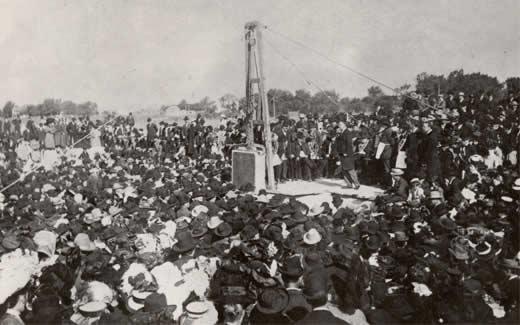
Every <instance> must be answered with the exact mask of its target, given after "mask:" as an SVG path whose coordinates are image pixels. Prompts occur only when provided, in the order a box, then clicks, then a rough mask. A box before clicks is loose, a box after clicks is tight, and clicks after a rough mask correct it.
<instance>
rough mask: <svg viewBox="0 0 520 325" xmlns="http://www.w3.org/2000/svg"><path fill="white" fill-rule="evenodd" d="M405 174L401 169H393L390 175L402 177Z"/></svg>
mask: <svg viewBox="0 0 520 325" xmlns="http://www.w3.org/2000/svg"><path fill="white" fill-rule="evenodd" d="M403 174H404V171H403V170H402V169H400V168H392V170H391V171H390V175H392V176H401V175H403Z"/></svg>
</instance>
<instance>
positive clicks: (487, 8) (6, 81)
mask: <svg viewBox="0 0 520 325" xmlns="http://www.w3.org/2000/svg"><path fill="white" fill-rule="evenodd" d="M519 13H520V1H519V0H501V1H491V0H464V1H463V0H457V1H452V0H449V1H448V0H442V1H434V0H406V1H403V0H399V1H396V0H377V1H376V0H319V1H310V0H308V1H307V0H305V1H304V0H299V1H298V0H294V1H283V0H262V1H245V0H236V1H227V0H211V1H210V0H207V1H204V0H189V1H188V0H185V1H180V0H179V1H175V0H169V1H166V0H165V1H159V0H155V1H131V0H103V1H101V0H99V1H95V0H88V1H80V0H74V1H65V0H61V1H47V0H36V1H22V0H17V1H12V0H0V50H1V51H0V71H1V73H2V74H1V77H0V103H3V102H5V101H6V100H9V99H11V100H13V101H15V102H16V103H17V104H19V105H23V104H28V103H38V102H41V101H42V100H43V99H44V98H48V97H52V98H62V99H70V100H73V101H78V102H79V101H86V100H91V101H94V102H97V103H98V104H99V106H100V108H101V109H116V110H133V109H138V108H143V107H151V106H156V105H161V104H175V103H178V102H179V101H180V100H181V99H186V100H188V101H195V100H199V99H200V98H202V97H204V96H206V95H207V96H210V97H212V98H215V99H216V98H218V97H219V96H221V95H223V94H225V93H233V94H235V95H237V96H243V95H244V79H245V76H244V61H245V58H244V41H243V38H244V37H243V29H244V23H245V22H247V21H250V20H260V21H261V22H262V23H264V24H266V25H267V26H269V27H271V28H272V29H273V30H276V31H278V32H281V33H283V34H285V35H287V36H289V37H291V38H293V39H296V40H298V41H301V42H304V43H305V44H307V45H308V46H310V47H312V48H315V49H317V50H319V51H321V52H323V53H325V54H326V55H327V56H329V57H330V58H332V59H334V60H337V61H339V62H342V63H344V64H345V65H348V66H350V67H352V68H355V69H357V70H359V71H362V72H364V73H366V74H368V75H370V76H373V77H374V78H376V79H378V80H381V81H383V82H385V83H387V84H389V85H391V86H393V87H397V86H400V85H402V84H404V83H412V82H413V80H414V78H415V76H416V75H417V74H418V73H420V72H423V71H426V72H429V73H435V74H441V73H442V74H445V73H448V72H450V71H452V70H454V69H458V68H463V69H464V70H465V71H466V72H476V71H480V72H484V73H488V74H490V75H494V76H497V77H498V78H499V80H501V81H503V80H505V78H507V77H510V76H520V23H519V21H520V19H519V17H518V15H519ZM264 34H265V36H264V38H265V40H266V42H269V44H266V45H265V66H266V67H265V72H266V79H267V80H266V82H267V87H268V88H273V87H276V88H284V89H289V90H295V89H300V88H305V89H308V90H309V91H311V92H315V91H316V88H313V87H311V86H309V85H308V84H307V83H305V82H304V81H303V80H302V77H301V75H300V74H299V73H298V72H297V71H296V70H295V68H294V67H291V65H290V64H288V62H287V61H285V60H284V59H282V58H281V57H279V56H278V55H277V54H276V52H275V51H274V50H273V48H272V47H270V46H274V47H275V48H276V49H277V50H278V51H280V52H281V53H283V55H285V56H287V57H288V58H289V59H290V60H292V61H294V62H295V64H296V65H297V66H298V67H299V69H301V70H302V71H303V72H304V74H305V75H306V77H307V78H308V79H310V80H312V81H314V83H315V84H317V85H318V86H319V87H321V88H325V89H336V90H337V91H338V92H339V93H340V94H341V95H343V96H349V97H353V96H364V95H365V94H366V89H367V88H368V87H369V86H371V85H372V83H371V82H370V81H367V80H364V79H362V78H360V77H359V76H356V75H355V74H352V73H351V72H349V71H347V70H345V69H342V68H339V67H338V66H335V65H333V64H331V63H329V62H327V61H325V60H323V59H322V58H320V57H318V56H316V55H315V54H313V53H312V52H310V51H306V50H303V49H301V48H299V47H297V46H296V45H294V44H291V43H288V42H287V41H285V40H284V39H282V38H280V37H279V36H277V35H275V34H272V33H269V32H268V31H266V32H265V33H264Z"/></svg>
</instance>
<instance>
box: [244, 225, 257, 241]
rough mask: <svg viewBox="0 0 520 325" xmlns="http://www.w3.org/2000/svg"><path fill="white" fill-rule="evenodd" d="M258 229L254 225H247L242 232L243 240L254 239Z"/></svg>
mask: <svg viewBox="0 0 520 325" xmlns="http://www.w3.org/2000/svg"><path fill="white" fill-rule="evenodd" d="M258 234H259V233H258V229H257V228H256V227H255V226H253V225H250V224H248V225H246V226H245V227H244V228H243V229H242V231H241V232H240V238H241V239H242V240H246V241H247V240H252V239H254V238H255V237H256V236H257V235H258Z"/></svg>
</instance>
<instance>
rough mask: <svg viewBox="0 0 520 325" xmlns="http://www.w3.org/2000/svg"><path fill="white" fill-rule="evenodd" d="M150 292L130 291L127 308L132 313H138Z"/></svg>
mask: <svg viewBox="0 0 520 325" xmlns="http://www.w3.org/2000/svg"><path fill="white" fill-rule="evenodd" d="M151 294H152V292H150V291H138V290H134V291H132V296H131V297H130V298H129V299H128V307H130V309H132V310H134V311H138V310H140V309H142V308H143V307H144V300H145V299H146V297H148V296H149V295H151Z"/></svg>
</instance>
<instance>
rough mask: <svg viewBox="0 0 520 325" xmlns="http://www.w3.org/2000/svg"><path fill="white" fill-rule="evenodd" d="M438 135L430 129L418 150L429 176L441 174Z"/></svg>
mask: <svg viewBox="0 0 520 325" xmlns="http://www.w3.org/2000/svg"><path fill="white" fill-rule="evenodd" d="M438 145H439V136H438V134H437V132H436V131H435V130H432V131H431V132H430V133H429V134H428V135H426V137H425V138H424V141H423V143H422V145H421V148H420V150H419V155H420V159H421V161H422V163H423V164H425V165H426V168H427V170H428V176H429V177H430V178H434V177H438V176H440V175H441V161H440V159H439V149H438Z"/></svg>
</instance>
